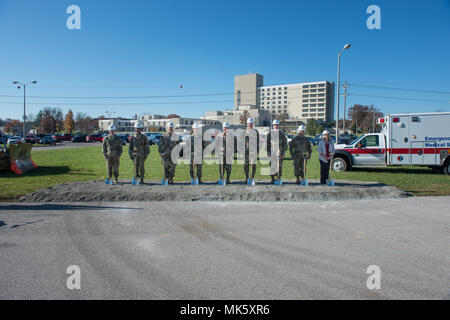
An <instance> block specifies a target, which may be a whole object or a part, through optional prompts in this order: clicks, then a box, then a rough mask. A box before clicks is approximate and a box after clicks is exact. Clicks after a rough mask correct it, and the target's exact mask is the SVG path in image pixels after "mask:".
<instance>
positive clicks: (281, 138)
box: [267, 120, 288, 184]
mask: <svg viewBox="0 0 450 320" xmlns="http://www.w3.org/2000/svg"><path fill="white" fill-rule="evenodd" d="M272 126H273V130H271V131H270V132H269V134H268V135H267V155H268V156H269V158H271V156H272V148H274V150H273V151H274V152H277V156H278V157H279V158H278V168H277V169H278V170H276V171H274V172H273V171H272V159H271V160H270V166H271V172H270V176H271V177H272V184H275V175H277V180H280V179H281V176H282V173H283V158H284V155H285V153H286V151H287V149H288V145H287V138H286V135H285V133H284V132H283V131H282V130H280V129H279V126H280V122H279V121H278V120H273V122H272ZM277 132H278V144H279V147H277V146H275V145H274V146H272V134H273V135H275V134H276V133H277Z"/></svg>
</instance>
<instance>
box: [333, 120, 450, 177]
mask: <svg viewBox="0 0 450 320" xmlns="http://www.w3.org/2000/svg"><path fill="white" fill-rule="evenodd" d="M378 123H379V124H381V125H382V130H381V133H370V134H366V135H363V136H361V137H359V138H358V139H356V140H355V141H353V142H352V143H350V144H349V145H344V144H337V145H336V146H335V147H336V152H335V155H334V159H333V170H335V171H345V170H350V169H351V168H352V167H386V166H400V165H409V166H411V165H417V166H427V167H430V168H433V169H434V170H441V169H443V170H444V172H445V174H447V175H449V174H450V112H435V113H415V114H390V115H387V116H386V117H385V118H380V119H378Z"/></svg>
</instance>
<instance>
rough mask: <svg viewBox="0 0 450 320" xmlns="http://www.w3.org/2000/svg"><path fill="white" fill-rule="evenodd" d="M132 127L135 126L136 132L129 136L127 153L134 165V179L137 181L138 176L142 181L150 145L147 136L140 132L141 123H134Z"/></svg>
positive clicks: (142, 181)
mask: <svg viewBox="0 0 450 320" xmlns="http://www.w3.org/2000/svg"><path fill="white" fill-rule="evenodd" d="M134 127H135V128H136V134H135V135H134V136H132V137H131V140H130V146H129V149H128V153H129V154H130V159H131V161H133V165H134V180H135V181H137V179H138V177H139V178H140V179H141V181H140V183H144V176H145V160H146V159H147V157H148V154H149V153H150V147H149V144H148V139H147V136H146V135H144V134H142V129H143V126H142V124H140V123H136V125H135V126H134Z"/></svg>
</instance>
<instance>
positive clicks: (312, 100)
mask: <svg viewBox="0 0 450 320" xmlns="http://www.w3.org/2000/svg"><path fill="white" fill-rule="evenodd" d="M316 100H317V99H309V102H316Z"/></svg>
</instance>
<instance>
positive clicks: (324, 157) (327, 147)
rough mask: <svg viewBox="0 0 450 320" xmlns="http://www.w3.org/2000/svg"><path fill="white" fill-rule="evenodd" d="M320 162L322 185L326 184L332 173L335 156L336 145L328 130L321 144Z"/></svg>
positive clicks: (319, 149)
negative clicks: (331, 167) (331, 166)
mask: <svg viewBox="0 0 450 320" xmlns="http://www.w3.org/2000/svg"><path fill="white" fill-rule="evenodd" d="M318 151H319V162H320V183H321V184H326V183H327V180H328V174H329V173H330V165H331V160H332V159H333V156H334V143H333V141H332V140H331V139H330V134H329V132H328V131H327V130H325V131H324V132H323V133H322V140H320V142H319V148H318Z"/></svg>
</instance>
